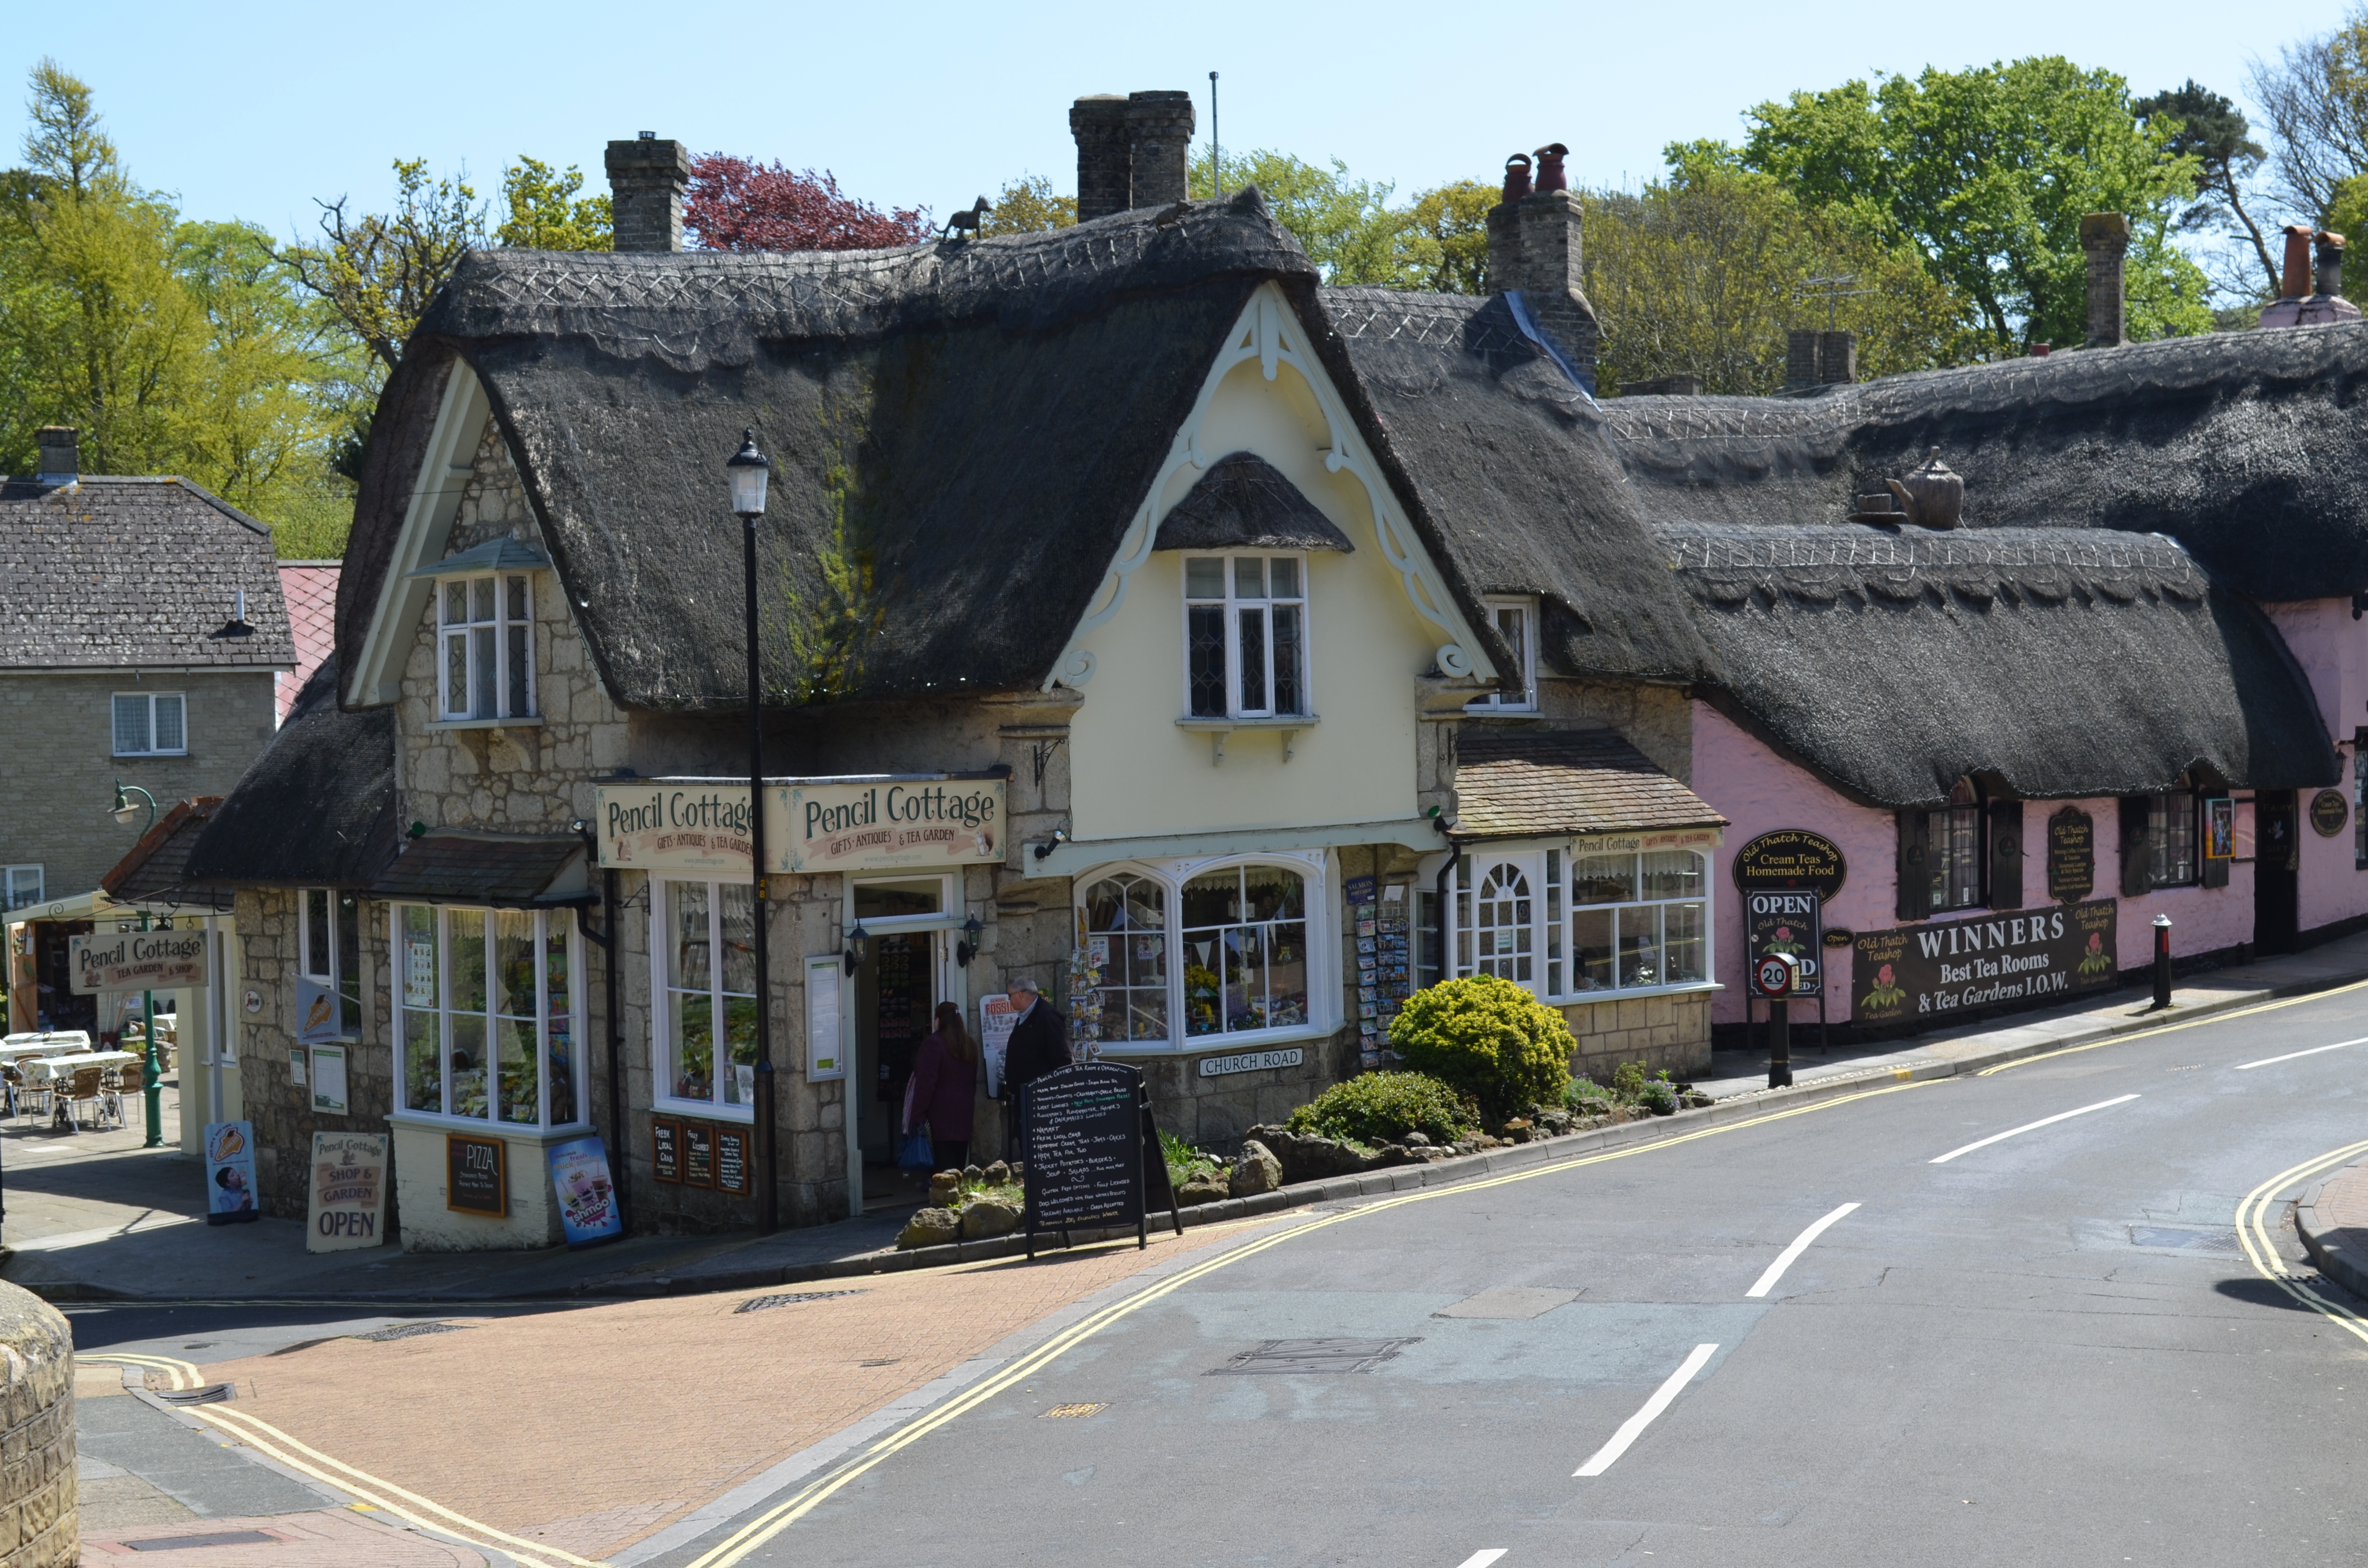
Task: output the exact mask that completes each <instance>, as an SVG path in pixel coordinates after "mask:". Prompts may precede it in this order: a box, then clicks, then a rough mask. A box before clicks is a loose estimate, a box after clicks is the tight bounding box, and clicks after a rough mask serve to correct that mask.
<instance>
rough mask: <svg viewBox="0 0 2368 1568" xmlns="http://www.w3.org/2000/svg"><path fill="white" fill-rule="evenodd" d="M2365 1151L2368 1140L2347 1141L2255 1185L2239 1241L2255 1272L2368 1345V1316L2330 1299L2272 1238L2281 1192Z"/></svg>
mask: <svg viewBox="0 0 2368 1568" xmlns="http://www.w3.org/2000/svg"><path fill="white" fill-rule="evenodd" d="M2362 1154H2368V1140H2363V1141H2362V1142H2358V1143H2347V1144H2345V1145H2344V1146H2343V1147H2342V1148H2340V1149H2336V1150H2332V1151H2330V1152H2328V1153H2324V1154H2317V1155H2314V1156H2313V1157H2311V1158H2310V1159H2307V1160H2305V1161H2304V1162H2303V1163H2302V1164H2300V1165H2295V1166H2294V1167H2293V1168H2292V1169H2290V1170H2283V1171H2280V1172H2279V1173H2278V1174H2277V1175H2275V1176H2271V1178H2270V1179H2269V1180H2267V1181H2265V1182H2263V1183H2262V1184H2261V1185H2260V1186H2259V1187H2255V1188H2253V1190H2252V1191H2250V1192H2248V1193H2247V1194H2246V1195H2245V1200H2244V1201H2243V1202H2241V1203H2239V1204H2237V1241H2238V1243H2240V1244H2242V1245H2243V1246H2244V1249H2245V1257H2246V1260H2247V1261H2248V1262H2249V1263H2251V1264H2252V1266H2253V1268H2254V1270H2255V1272H2257V1273H2259V1274H2260V1277H2261V1278H2264V1279H2266V1280H2268V1281H2269V1282H2270V1283H2271V1284H2272V1285H2275V1286H2276V1287H2277V1288H2278V1289H2279V1290H2283V1291H2284V1292H2285V1293H2286V1294H2287V1295H2289V1296H2292V1297H2293V1298H2294V1300H2295V1301H2300V1302H2301V1303H2302V1304H2303V1305H2305V1306H2306V1307H2308V1308H2310V1309H2311V1310H2312V1311H2313V1312H2317V1313H2318V1314H2319V1315H2320V1316H2321V1317H2323V1318H2325V1319H2327V1321H2328V1322H2329V1323H2331V1324H2335V1326H2336V1327H2338V1328H2340V1329H2341V1330H2343V1331H2344V1332H2345V1333H2346V1334H2349V1335H2351V1336H2352V1337H2353V1338H2355V1339H2358V1340H2360V1341H2361V1342H2362V1344H2368V1319H2362V1317H2361V1316H2360V1314H2359V1313H2357V1312H2353V1311H2352V1310H2351V1308H2349V1307H2347V1306H2344V1305H2343V1304H2342V1303H2340V1302H2339V1301H2328V1299H2327V1298H2326V1297H2325V1296H2322V1295H2320V1294H2319V1293H2318V1292H2317V1290H2312V1289H2311V1288H2310V1286H2309V1285H2308V1284H2307V1283H2305V1281H2304V1280H2303V1279H2302V1278H2301V1277H2300V1276H2298V1275H2296V1274H2295V1273H2294V1271H2293V1270H2292V1269H2290V1268H2288V1267H2286V1260H2285V1259H2284V1258H2283V1257H2282V1256H2279V1254H2278V1249H2277V1247H2276V1245H2275V1244H2273V1243H2272V1242H2271V1240H2270V1228H2269V1223H2268V1215H2269V1211H2270V1208H2271V1205H2272V1204H2273V1203H2274V1202H2275V1201H2276V1199H2277V1195H2278V1194H2279V1193H2281V1192H2283V1191H2284V1190H2285V1189H2286V1188H2287V1187H2292V1186H2294V1184H2295V1183H2296V1182H2302V1181H2308V1180H2309V1179H2310V1178H2311V1177H2313V1176H2322V1175H2324V1174H2325V1173H2327V1172H2328V1171H2330V1170H2333V1169H2334V1168H2335V1167H2336V1166H2338V1165H2348V1164H2350V1163H2351V1161H2353V1160H2356V1159H2358V1158H2360V1156H2361V1155H2362Z"/></svg>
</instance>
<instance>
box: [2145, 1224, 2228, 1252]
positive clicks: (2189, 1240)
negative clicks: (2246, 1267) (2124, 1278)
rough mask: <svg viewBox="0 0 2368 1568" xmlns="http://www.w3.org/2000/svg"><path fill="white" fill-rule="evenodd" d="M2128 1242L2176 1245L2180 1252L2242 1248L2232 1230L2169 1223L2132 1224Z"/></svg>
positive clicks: (2150, 1244) (2147, 1245) (2221, 1250)
mask: <svg viewBox="0 0 2368 1568" xmlns="http://www.w3.org/2000/svg"><path fill="white" fill-rule="evenodd" d="M2130 1244H2131V1245H2132V1246H2142V1247H2177V1248H2179V1249H2180V1251H2181V1252H2225V1253H2237V1252H2242V1251H2243V1250H2244V1248H2243V1246H2242V1245H2241V1244H2239V1243H2238V1242H2237V1233H2236V1232H2234V1231H2188V1230H2180V1229H2178V1228H2176V1227H2174V1226H2169V1225H2132V1226H2131V1227H2130Z"/></svg>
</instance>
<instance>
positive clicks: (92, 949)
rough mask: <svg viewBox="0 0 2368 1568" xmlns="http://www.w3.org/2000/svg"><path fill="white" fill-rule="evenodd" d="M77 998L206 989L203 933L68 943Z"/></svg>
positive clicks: (128, 934)
mask: <svg viewBox="0 0 2368 1568" xmlns="http://www.w3.org/2000/svg"><path fill="white" fill-rule="evenodd" d="M67 948H68V949H69V955H68V956H69V962H70V963H71V965H72V967H73V969H74V994H76V995H77V996H87V995H91V994H95V993H97V992H102V991H178V990H181V989H182V988H183V987H185V986H186V987H196V986H201V985H203V984H205V983H206V934H205V933H204V932H202V931H117V932H114V933H113V934H111V935H108V936H103V937H69V938H68V939H67Z"/></svg>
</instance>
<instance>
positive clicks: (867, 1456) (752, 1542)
mask: <svg viewBox="0 0 2368 1568" xmlns="http://www.w3.org/2000/svg"><path fill="white" fill-rule="evenodd" d="M1924 1086H1925V1085H1923V1084H1920V1083H1910V1084H1893V1085H1887V1086H1885V1087H1884V1088H1880V1089H1864V1090H1861V1091H1860V1092H1859V1093H1857V1094H1853V1095H1839V1096H1835V1097H1834V1098H1832V1099H1829V1100H1820V1101H1818V1102H1817V1103H1816V1104H1814V1105H1805V1106H1796V1107H1794V1108H1793V1109H1791V1110H1780V1111H1773V1112H1770V1114H1769V1115H1766V1116H1756V1117H1752V1118H1750V1119H1748V1120H1744V1121H1734V1122H1728V1123H1725V1125H1723V1126H1718V1127H1705V1128H1702V1129H1700V1130H1699V1131H1693V1132H1687V1133H1682V1134H1680V1135H1679V1136H1678V1137H1675V1138H1660V1139H1656V1140H1654V1141H1653V1142H1649V1143H1636V1144H1632V1145H1630V1146H1629V1147H1627V1148H1624V1149H1614V1150H1611V1151H1610V1152H1608V1153H1600V1154H1588V1155H1585V1156H1582V1157H1580V1158H1577V1159H1572V1160H1557V1161H1555V1162H1554V1164H1552V1165H1540V1166H1537V1167H1536V1168H1535V1169H1532V1170H1526V1171H1515V1172H1512V1173H1511V1174H1509V1175H1507V1176H1489V1177H1487V1178H1486V1179H1484V1180H1481V1181H1467V1182H1458V1183H1456V1184H1454V1185H1452V1186H1447V1187H1426V1188H1424V1189H1422V1190H1421V1191H1418V1192H1408V1193H1402V1194H1400V1195H1399V1196H1397V1197H1395V1198H1386V1199H1381V1200H1380V1201H1379V1202H1375V1203H1368V1204H1364V1205H1361V1206H1360V1207H1358V1208H1355V1209H1350V1210H1344V1211H1342V1212H1339V1213H1337V1214H1326V1215H1321V1216H1317V1217H1315V1218H1311V1219H1308V1220H1304V1221H1301V1222H1299V1223H1297V1224H1294V1225H1291V1226H1288V1227H1286V1228H1285V1229H1283V1230H1280V1231H1277V1232H1275V1233H1272V1234H1271V1235H1267V1236H1261V1237H1259V1238H1258V1240H1256V1241H1252V1242H1246V1243H1244V1244H1242V1245H1240V1246H1237V1247H1234V1248H1232V1249H1230V1250H1229V1251H1227V1252H1224V1253H1223V1254H1221V1255H1220V1256H1216V1257H1212V1258H1210V1259H1208V1260H1206V1261H1205V1262H1201V1263H1197V1264H1194V1265H1193V1266H1192V1267H1190V1268H1185V1269H1181V1270H1178V1272H1177V1273H1175V1274H1172V1275H1169V1276H1168V1277H1167V1278H1165V1279H1162V1280H1160V1281H1158V1282H1157V1283H1156V1284H1153V1285H1151V1286H1148V1287H1146V1288H1145V1289H1144V1290H1138V1291H1136V1292H1135V1293H1134V1294H1133V1295H1132V1296H1129V1297H1128V1298H1126V1299H1125V1300H1124V1301H1116V1302H1113V1303H1111V1304H1110V1305H1109V1306H1107V1307H1104V1308H1102V1309H1101V1310H1100V1311H1099V1312H1094V1313H1092V1314H1091V1315H1089V1316H1087V1317H1086V1318H1085V1319H1083V1320H1082V1321H1080V1322H1078V1323H1076V1324H1071V1325H1070V1326H1069V1327H1068V1328H1065V1329H1064V1330H1062V1331H1061V1332H1060V1333H1059V1334H1056V1335H1053V1337H1052V1338H1051V1339H1048V1340H1046V1341H1045V1342H1044V1343H1043V1344H1042V1345H1040V1346H1037V1347H1036V1348H1035V1349H1033V1350H1031V1351H1030V1352H1028V1353H1027V1354H1026V1355H1024V1356H1022V1357H1020V1358H1019V1359H1018V1360H1016V1361H1014V1362H1012V1363H1011V1365H1009V1366H1008V1367H1006V1368H1005V1369H1003V1370H1001V1371H999V1372H997V1373H996V1374H995V1375H994V1376H992V1377H990V1378H987V1379H985V1380H984V1381H980V1382H979V1383H977V1384H975V1385H974V1386H973V1387H971V1388H969V1389H966V1390H964V1391H963V1392H961V1393H960V1394H957V1395H956V1396H954V1397H953V1398H952V1399H950V1400H948V1401H947V1402H946V1403H943V1404H941V1405H939V1406H938V1407H937V1408H936V1409H935V1410H932V1411H930V1412H929V1413H928V1415H924V1416H922V1417H921V1418H920V1419H918V1420H916V1421H915V1422H913V1423H912V1424H911V1425H909V1426H903V1427H900V1428H898V1429H897V1430H896V1431H895V1432H894V1433H893V1434H891V1435H890V1436H888V1437H883V1438H882V1439H881V1440H880V1441H879V1442H877V1443H875V1444H873V1445H872V1446H871V1448H870V1449H866V1450H864V1452H863V1453H862V1454H861V1455H860V1456H859V1457H858V1458H856V1459H853V1460H848V1462H847V1463H845V1464H843V1465H841V1466H840V1467H839V1468H838V1469H837V1470H833V1471H827V1472H825V1474H823V1475H820V1476H817V1477H816V1478H815V1479H814V1481H812V1482H810V1483H807V1484H806V1485H805V1486H803V1487H801V1488H800V1489H799V1490H798V1491H797V1492H796V1493H795V1494H792V1495H791V1496H790V1497H788V1498H785V1499H784V1500H783V1501H781V1502H780V1503H779V1504H776V1505H775V1506H772V1507H771V1508H768V1509H767V1510H766V1511H765V1512H764V1513H762V1514H760V1515H758V1516H757V1517H756V1518H754V1519H751V1520H749V1521H748V1523H746V1525H743V1526H742V1527H741V1528H739V1529H738V1530H736V1531H734V1533H733V1534H732V1535H731V1536H730V1537H729V1538H728V1539H726V1540H723V1541H722V1542H720V1543H719V1544H717V1545H716V1546H714V1547H713V1548H712V1549H710V1550H709V1551H707V1552H705V1553H704V1554H703V1555H701V1556H700V1557H699V1558H697V1559H696V1560H694V1561H693V1562H691V1564H690V1568H733V1565H734V1564H735V1563H738V1562H744V1561H745V1560H746V1558H747V1556H748V1554H749V1553H751V1552H753V1551H756V1550H757V1548H758V1547H761V1546H763V1545H764V1544H765V1543H766V1542H767V1541H769V1540H772V1539H773V1538H774V1537H775V1536H778V1535H780V1533H781V1532H782V1531H783V1530H785V1529H787V1528H790V1527H791V1525H793V1524H795V1523H797V1522H798V1521H799V1520H800V1519H802V1518H803V1517H805V1516H806V1515H808V1514H810V1513H812V1512H813V1511H814V1509H815V1508H817V1507H819V1506H821V1505H822V1504H823V1503H824V1502H825V1500H827V1499H828V1498H829V1497H830V1496H831V1495H832V1494H835V1493H837V1492H838V1491H839V1490H840V1489H841V1488H843V1487H845V1486H846V1485H847V1484H848V1483H849V1482H851V1481H853V1480H855V1479H856V1478H857V1477H858V1476H860V1475H861V1474H863V1473H864V1472H865V1471H869V1470H871V1469H873V1468H874V1467H875V1466H878V1465H880V1464H882V1463H884V1462H886V1461H887V1460H889V1459H891V1458H893V1457H894V1455H896V1454H898V1453H900V1452H902V1451H903V1450H904V1449H908V1448H910V1447H911V1446H912V1445H914V1444H915V1443H917V1442H919V1441H920V1440H921V1439H922V1438H923V1437H928V1435H929V1434H930V1433H932V1432H934V1431H936V1430H937V1429H938V1428H939V1427H940V1426H944V1425H946V1423H948V1422H950V1421H951V1420H953V1419H954V1418H955V1417H957V1416H960V1415H966V1414H968V1413H969V1412H971V1411H973V1410H975V1409H977V1408H978V1407H979V1406H980V1405H982V1404H984V1403H986V1402H987V1401H988V1400H990V1399H993V1398H994V1397H995V1396H996V1395H997V1394H999V1393H1003V1392H1006V1391H1008V1390H1009V1389H1011V1388H1013V1387H1015V1386H1017V1385H1018V1384H1019V1382H1020V1381H1022V1380H1024V1379H1027V1378H1031V1377H1034V1376H1035V1375H1036V1374H1037V1373H1038V1372H1040V1371H1042V1370H1043V1369H1044V1368H1045V1367H1047V1366H1049V1365H1050V1364H1052V1362H1053V1361H1054V1360H1056V1359H1058V1358H1060V1357H1061V1356H1062V1355H1064V1353H1066V1352H1068V1351H1070V1350H1073V1349H1075V1348H1076V1346H1079V1345H1082V1344H1084V1343H1085V1342H1086V1341H1087V1340H1088V1339H1090V1338H1092V1337H1093V1336H1094V1335H1097V1334H1099V1333H1100V1332H1101V1331H1102V1330H1104V1329H1106V1328H1108V1327H1110V1325H1111V1324H1114V1323H1117V1322H1118V1321H1119V1320H1120V1319H1121V1318H1124V1317H1126V1316H1128V1315H1130V1314H1131V1313H1133V1312H1140V1311H1142V1310H1143V1309H1144V1307H1147V1306H1149V1305H1151V1303H1153V1302H1154V1301H1158V1300H1159V1299H1160V1298H1162V1297H1163V1296H1167V1295H1169V1294H1171V1293H1172V1292H1174V1291H1177V1290H1182V1289H1183V1288H1184V1287H1185V1286H1187V1285H1190V1284H1191V1283H1192V1282H1193V1281H1194V1280H1196V1279H1201V1278H1207V1277H1208V1276H1209V1275H1211V1274H1213V1273H1215V1272H1216V1271H1217V1270H1218V1269H1220V1268H1229V1267H1233V1266H1234V1265H1235V1264H1236V1263H1239V1262H1241V1261H1242V1260H1243V1259H1244V1258H1247V1257H1255V1256H1258V1254H1259V1253H1262V1252H1264V1251H1266V1250H1267V1249H1268V1248H1269V1247H1278V1246H1281V1244H1283V1243H1285V1242H1288V1241H1295V1240H1297V1239H1298V1238H1299V1237H1301V1236H1304V1235H1307V1234H1308V1233H1311V1232H1315V1231H1320V1230H1323V1229H1325V1228H1326V1227H1327V1226H1331V1225H1338V1224H1344V1223H1346V1222H1347V1221H1350V1220H1360V1219H1363V1218H1365V1217H1367V1216H1368V1215H1372V1214H1380V1213H1383V1212H1386V1211H1387V1210H1392V1209H1398V1208H1403V1207H1404V1206H1406V1204H1409V1203H1427V1202H1429V1201H1430V1200H1431V1199H1439V1198H1460V1197H1462V1196H1463V1195H1464V1194H1467V1193H1472V1192H1482V1191H1486V1189H1488V1188H1489V1187H1505V1186H1508V1185H1510V1184H1511V1183H1514V1182H1520V1181H1534V1180H1535V1179H1537V1178H1538V1177H1539V1176H1559V1175H1561V1174H1562V1173H1563V1172H1565V1171H1574V1170H1577V1169H1579V1168H1581V1167H1583V1166H1586V1165H1602V1164H1604V1163H1605V1162H1606V1161H1609V1160H1624V1159H1627V1158H1629V1157H1630V1156H1632V1155H1635V1154H1645V1153H1653V1152H1654V1151H1656V1150H1660V1149H1674V1148H1676V1147H1677V1146H1678V1145H1679V1144H1680V1143H1691V1142H1697V1141H1698V1140H1701V1139H1703V1138H1715V1137H1719V1136H1721V1135H1723V1134H1725V1133H1729V1132H1740V1131H1743V1130H1744V1129H1746V1128H1748V1127H1764V1126H1766V1125H1767V1124H1768V1123H1770V1122H1771V1121H1787V1120H1790V1119H1792V1118H1793V1117H1796V1116H1811V1115H1814V1114H1816V1112H1818V1111H1825V1110H1832V1109H1835V1108H1838V1107H1840V1106H1846V1105H1849V1104H1850V1103H1852V1102H1853V1101H1857V1100H1863V1099H1872V1098H1873V1097H1874V1096H1877V1095H1896V1094H1899V1093H1902V1092H1903V1091H1905V1090H1908V1089H1916V1088H1922V1087H1924Z"/></svg>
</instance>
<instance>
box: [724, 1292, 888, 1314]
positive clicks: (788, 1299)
mask: <svg viewBox="0 0 2368 1568" xmlns="http://www.w3.org/2000/svg"><path fill="white" fill-rule="evenodd" d="M861 1294H863V1292H862V1291H860V1290H801V1291H799V1292H798V1293H797V1294H795V1295H791V1296H752V1297H750V1298H749V1299H748V1300H746V1301H743V1302H741V1303H740V1304H739V1305H738V1306H736V1307H734V1308H733V1309H732V1310H733V1311H734V1312H764V1311H766V1310H768V1308H772V1307H794V1306H796V1305H797V1304H798V1303H799V1302H800V1301H829V1300H831V1299H832V1298H833V1297H835V1296H860V1295H861Z"/></svg>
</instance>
